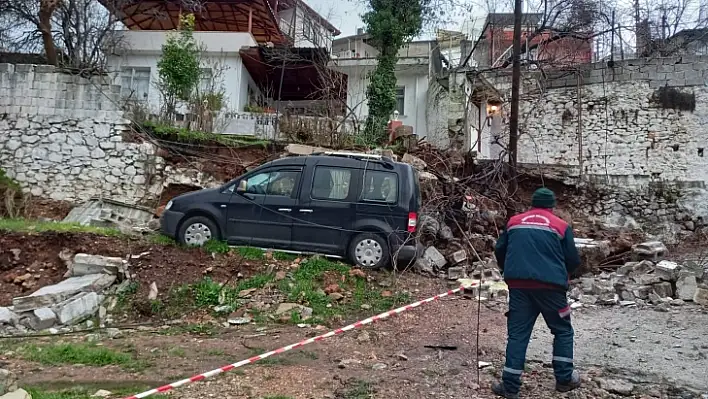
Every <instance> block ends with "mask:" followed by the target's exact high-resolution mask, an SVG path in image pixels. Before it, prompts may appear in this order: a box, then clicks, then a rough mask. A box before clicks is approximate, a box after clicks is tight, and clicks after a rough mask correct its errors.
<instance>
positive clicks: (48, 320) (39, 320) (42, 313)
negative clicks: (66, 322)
mask: <svg viewBox="0 0 708 399" xmlns="http://www.w3.org/2000/svg"><path fill="white" fill-rule="evenodd" d="M28 316H29V326H30V328H32V329H33V330H35V331H41V330H46V329H47V328H50V327H53V326H54V324H56V322H57V315H56V314H55V313H54V311H52V310H51V309H49V308H41V309H35V310H33V311H32V312H30V313H29V314H28Z"/></svg>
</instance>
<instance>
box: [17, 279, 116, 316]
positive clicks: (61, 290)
mask: <svg viewBox="0 0 708 399" xmlns="http://www.w3.org/2000/svg"><path fill="white" fill-rule="evenodd" d="M115 281H116V276H110V275H106V274H90V275H87V276H80V277H71V278H68V279H66V280H64V281H62V282H60V283H58V284H54V285H48V286H46V287H42V288H41V289H39V290H38V291H36V292H34V293H32V294H30V295H28V296H23V297H19V298H15V299H13V300H12V304H13V306H14V308H15V311H16V312H26V311H29V310H35V309H40V308H46V307H51V306H52V305H54V304H57V303H59V302H62V301H64V300H66V299H68V298H70V297H72V296H74V295H76V294H78V293H80V292H98V291H102V290H103V289H105V288H106V287H109V286H110V285H111V284H113V283H114V282H115Z"/></svg>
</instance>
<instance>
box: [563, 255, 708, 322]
mask: <svg viewBox="0 0 708 399" xmlns="http://www.w3.org/2000/svg"><path fill="white" fill-rule="evenodd" d="M705 277H706V276H705V271H704V269H703V267H702V266H700V265H698V264H696V263H693V262H686V263H684V264H681V265H679V264H678V263H676V262H671V261H668V260H662V261H659V262H656V263H655V262H653V261H651V260H641V261H634V262H627V263H625V264H624V266H621V267H620V268H618V269H617V271H615V272H612V273H608V272H603V273H602V274H600V275H599V276H596V277H582V278H580V279H579V281H576V284H577V283H579V284H578V285H577V286H575V287H574V288H573V289H572V290H571V291H570V298H571V300H573V301H575V307H578V306H582V305H622V306H633V305H637V306H645V305H656V306H657V307H658V310H668V308H669V306H680V305H683V304H684V303H686V302H695V303H697V304H699V305H702V306H706V307H708V286H706V285H702V284H701V283H702V282H704V278H705Z"/></svg>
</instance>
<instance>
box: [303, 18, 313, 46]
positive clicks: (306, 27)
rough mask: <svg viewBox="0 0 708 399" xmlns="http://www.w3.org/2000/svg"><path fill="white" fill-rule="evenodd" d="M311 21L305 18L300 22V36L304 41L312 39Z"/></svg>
mask: <svg viewBox="0 0 708 399" xmlns="http://www.w3.org/2000/svg"><path fill="white" fill-rule="evenodd" d="M312 30H313V29H312V21H311V20H310V19H309V18H307V17H305V18H303V20H302V35H303V36H304V37H305V39H308V40H309V39H311V38H312Z"/></svg>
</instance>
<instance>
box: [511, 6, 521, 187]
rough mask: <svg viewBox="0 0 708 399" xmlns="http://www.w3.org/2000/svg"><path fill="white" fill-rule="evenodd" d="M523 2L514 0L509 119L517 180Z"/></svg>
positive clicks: (513, 177) (514, 170) (513, 162)
mask: <svg viewBox="0 0 708 399" xmlns="http://www.w3.org/2000/svg"><path fill="white" fill-rule="evenodd" d="M521 10H522V0H514V43H513V46H512V57H513V64H512V72H511V116H510V117H509V165H510V166H511V173H512V175H511V178H512V180H513V181H514V183H515V180H516V161H517V156H516V150H517V147H518V141H519V99H520V91H521V16H522V13H521Z"/></svg>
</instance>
